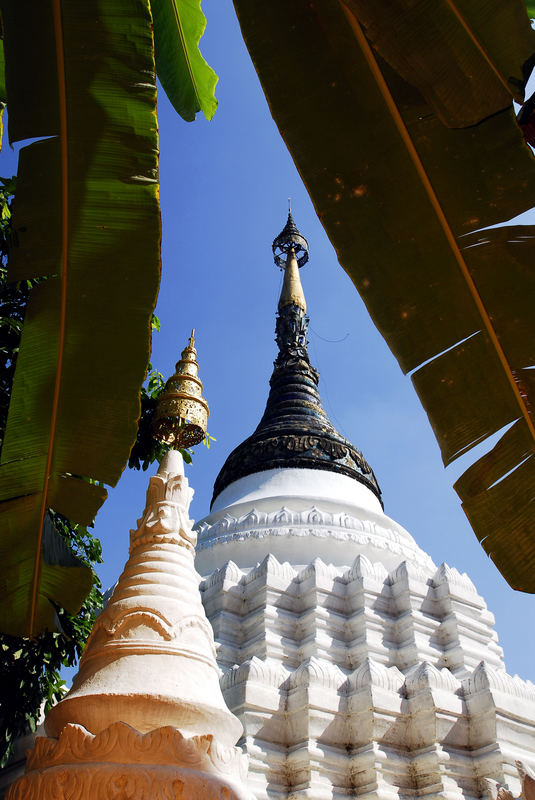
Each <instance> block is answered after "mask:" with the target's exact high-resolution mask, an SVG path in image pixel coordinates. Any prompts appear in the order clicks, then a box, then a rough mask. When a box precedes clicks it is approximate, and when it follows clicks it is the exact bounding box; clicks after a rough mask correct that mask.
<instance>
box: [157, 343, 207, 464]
mask: <svg viewBox="0 0 535 800" xmlns="http://www.w3.org/2000/svg"><path fill="white" fill-rule="evenodd" d="M198 373H199V365H198V363H197V350H196V349H195V328H193V330H192V331H191V336H190V337H189V342H188V344H187V345H186V347H185V348H184V350H182V354H181V356H180V361H178V362H177V364H176V367H175V373H174V375H172V376H171V377H170V378H169V380H168V381H167V383H166V384H165V389H164V390H163V392H162V394H161V395H160V399H159V400H158V406H157V408H156V415H155V418H154V423H153V428H154V435H155V436H156V438H157V439H159V440H160V441H161V442H165V444H170V445H172V446H173V447H174V448H175V449H178V448H179V447H193V446H194V445H196V444H199V442H202V440H203V439H204V437H205V434H206V426H207V423H208V416H209V414H210V411H209V409H208V403H207V402H206V400H205V399H204V397H203V396H202V381H201V379H200V378H199V377H198Z"/></svg>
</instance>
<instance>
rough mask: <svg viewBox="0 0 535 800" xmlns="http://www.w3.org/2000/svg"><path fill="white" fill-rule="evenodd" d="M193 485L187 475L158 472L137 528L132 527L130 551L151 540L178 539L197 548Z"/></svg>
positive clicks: (173, 540) (154, 477) (172, 540)
mask: <svg viewBox="0 0 535 800" xmlns="http://www.w3.org/2000/svg"><path fill="white" fill-rule="evenodd" d="M192 498H193V489H191V488H190V486H189V485H188V480H187V478H186V477H185V476H184V475H169V474H164V475H154V476H153V477H152V478H151V479H150V482H149V488H148V489H147V502H146V506H145V510H144V511H143V516H142V517H141V518H140V519H138V521H137V526H138V527H137V529H136V530H131V531H130V552H131V551H132V549H133V548H134V547H137V546H139V545H141V544H146V543H148V542H176V543H177V544H179V545H182V546H184V547H187V548H188V549H189V550H190V551H191V552H194V548H195V544H196V542H197V534H196V533H195V532H194V531H193V530H192V526H193V520H191V519H189V517H188V511H189V507H190V504H191V501H192Z"/></svg>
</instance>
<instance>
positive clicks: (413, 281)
mask: <svg viewBox="0 0 535 800" xmlns="http://www.w3.org/2000/svg"><path fill="white" fill-rule="evenodd" d="M234 3H235V7H236V10H237V13H238V17H239V20H240V24H241V27H242V32H243V35H244V38H245V41H246V44H247V47H248V48H249V52H250V54H251V57H252V59H253V62H254V64H255V67H256V70H257V72H258V75H259V77H260V80H261V83H262V86H263V89H264V91H265V93H266V96H267V99H268V102H269V105H270V108H271V112H272V114H273V117H274V119H275V122H276V123H277V125H278V127H279V130H280V132H281V134H282V136H283V138H284V140H285V142H286V144H287V146H288V148H289V150H290V152H291V154H292V156H293V158H294V160H295V163H296V165H297V167H298V169H299V172H300V174H301V176H302V177H303V180H304V182H305V184H306V186H307V189H308V191H309V194H310V196H311V198H312V201H313V203H314V205H315V208H316V211H317V213H318V216H319V218H320V220H321V222H322V224H323V225H324V227H325V230H326V232H327V234H328V236H329V238H330V240H331V242H332V243H333V245H334V247H335V248H336V250H337V254H338V258H339V261H340V264H341V265H342V266H343V268H344V269H345V270H346V271H347V272H348V274H349V275H350V276H351V278H352V280H353V282H354V284H355V286H356V288H357V289H358V291H359V292H360V294H361V295H362V297H363V299H364V301H365V303H366V305H367V307H368V310H369V312H370V314H371V316H372V318H373V320H374V322H375V324H376V325H377V327H378V328H379V330H380V331H381V333H382V334H383V336H384V337H385V339H386V341H387V343H388V344H389V346H390V348H391V349H392V351H393V353H394V355H395V356H396V358H397V359H398V361H399V363H400V365H401V367H402V369H403V370H404V371H405V372H412V373H413V374H412V380H413V382H414V385H415V388H416V390H417V392H418V394H419V396H420V399H421V402H422V404H423V406H424V407H425V409H426V411H427V413H428V416H429V420H430V422H431V425H432V427H433V429H434V431H435V434H436V437H437V440H438V443H439V445H440V448H441V452H442V457H443V460H444V463H445V464H448V463H450V462H451V461H452V460H453V459H455V458H457V457H458V456H459V455H460V454H462V453H465V452H467V451H468V450H470V449H471V448H472V447H474V445H476V444H477V443H479V442H481V441H483V440H484V439H486V438H487V437H488V436H489V435H490V434H492V433H494V432H496V431H499V430H500V429H501V428H502V427H503V426H505V425H508V424H510V423H515V425H514V426H513V428H512V429H511V430H514V431H515V433H514V434H510V435H509V432H508V434H507V435H506V436H505V437H503V438H502V440H500V442H499V443H498V445H497V446H496V448H494V450H493V451H491V453H489V454H488V455H487V456H485V457H484V458H483V459H480V460H479V461H478V462H477V463H476V464H474V465H473V466H472V467H471V468H470V470H469V471H468V472H467V473H465V475H464V476H463V477H462V478H461V479H460V480H459V481H458V482H457V484H456V487H455V488H456V489H457V491H458V493H459V494H460V496H461V499H462V501H463V507H464V509H465V511H466V513H467V515H468V518H469V520H470V522H471V524H472V526H473V528H474V531H475V532H476V535H477V536H478V538H479V539H480V541H481V543H482V545H483V547H484V548H485V550H486V551H487V553H488V554H489V555H490V556H491V558H493V560H494V561H495V563H496V565H497V566H498V568H499V569H500V571H501V572H502V573H503V574H504V576H505V577H506V579H507V580H508V581H509V583H510V584H511V585H512V586H513V587H515V588H519V589H522V590H524V591H530V592H533V591H535V535H534V534H533V531H535V502H533V500H534V498H535V489H534V488H533V487H534V485H535V484H534V481H533V477H534V475H533V469H534V466H533V465H534V463H535V462H534V460H533V456H534V454H535V426H534V420H533V415H532V410H531V409H532V407H533V405H534V404H535V385H534V383H535V382H534V380H533V378H532V375H533V373H532V371H531V369H530V368H531V367H532V366H533V365H535V321H534V316H533V312H532V307H531V306H532V298H533V297H534V296H535V280H534V278H533V269H532V266H531V268H530V264H531V265H532V264H533V253H532V251H533V241H534V237H535V228H534V227H533V226H527V227H526V228H523V229H522V230H519V229H518V228H516V227H514V228H511V227H506V228H500V229H494V230H490V231H488V230H484V231H483V230H482V229H483V228H486V227H488V226H491V225H496V224H498V223H503V222H505V221H507V220H510V219H511V218H513V217H515V216H516V215H518V214H520V213H521V212H523V211H525V210H527V209H530V208H532V207H533V206H535V164H534V161H533V156H532V154H531V152H530V150H529V149H528V148H527V146H526V145H525V143H524V141H523V138H522V135H521V132H520V130H519V128H518V125H517V123H516V119H515V116H514V112H513V110H512V99H513V98H515V99H517V100H519V101H522V97H523V89H524V85H525V82H526V80H527V78H528V77H529V74H530V71H531V67H532V66H533V64H534V62H535V33H534V32H533V31H532V29H531V27H530V23H529V20H528V18H527V15H526V12H525V7H524V5H523V3H522V2H521V0H509V2H507V3H502V2H500V0H492V2H487V0H436V2H433V3H413V2H411V0H393V1H392V2H391V3H388V7H387V8H385V6H384V4H381V3H377V2H375V0H347V2H345V3H344V2H342V0H339V2H333V1H332V0H295V2H292V3H291V4H288V3H286V2H285V0H272V2H270V3H256V2H253V0H234ZM357 357H358V354H357ZM511 470H513V472H511Z"/></svg>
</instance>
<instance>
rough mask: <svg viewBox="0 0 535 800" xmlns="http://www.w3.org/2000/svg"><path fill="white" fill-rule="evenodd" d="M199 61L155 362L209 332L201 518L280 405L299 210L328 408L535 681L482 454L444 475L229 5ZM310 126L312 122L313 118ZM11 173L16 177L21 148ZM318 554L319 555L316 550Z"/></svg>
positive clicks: (524, 613) (198, 462) (99, 531)
mask: <svg viewBox="0 0 535 800" xmlns="http://www.w3.org/2000/svg"><path fill="white" fill-rule="evenodd" d="M203 9H204V11H205V14H206V16H207V18H208V26H207V30H206V34H205V36H204V38H203V40H202V42H201V44H202V51H203V53H204V55H205V57H206V58H207V60H208V61H209V63H210V64H211V65H212V66H213V68H214V69H215V70H216V72H217V73H218V74H219V76H220V81H219V84H218V87H217V90H216V94H217V96H218V99H219V109H218V111H217V113H216V115H215V117H214V119H213V121H212V122H210V123H207V122H206V121H205V120H204V118H202V117H200V116H199V118H198V119H197V121H196V122H195V123H190V124H188V123H185V122H183V121H182V120H181V119H180V118H179V117H178V116H177V115H176V114H175V112H174V111H173V109H172V108H171V107H170V105H169V103H168V102H167V99H166V98H165V96H164V95H163V92H160V96H159V101H158V107H159V121H160V136H161V139H160V146H161V165H160V173H161V204H162V215H163V274H162V284H161V290H160V299H159V302H158V307H157V314H158V316H159V317H160V320H161V332H160V333H157V334H155V336H154V341H153V356H152V361H153V364H154V366H155V367H157V368H158V369H160V370H161V371H162V372H163V373H164V375H165V376H166V377H167V376H169V375H170V374H171V373H172V372H173V370H174V364H175V362H176V361H177V359H178V358H179V355H180V351H181V349H182V348H183V347H184V346H185V344H186V341H187V338H188V335H189V332H190V330H191V328H192V327H195V328H196V332H197V335H196V340H197V348H198V358H199V363H200V377H201V379H202V380H203V382H204V388H205V397H206V398H207V400H208V402H209V404H210V410H211V415H210V419H209V431H210V433H211V434H212V435H213V436H215V437H216V439H217V442H216V443H215V444H214V445H213V446H212V448H211V449H210V451H207V450H206V449H205V448H204V447H201V446H199V447H197V448H196V455H195V459H194V466H193V467H192V468H188V477H189V480H190V483H191V485H192V486H193V488H194V489H195V497H194V500H193V504H192V510H191V511H192V514H191V515H192V516H193V517H194V518H195V519H200V518H201V517H203V516H205V515H206V514H207V513H208V511H209V503H210V498H211V493H212V486H213V482H214V480H215V478H216V476H217V473H218V471H219V469H220V467H221V466H222V464H223V462H224V460H225V459H226V457H227V455H228V454H229V452H230V451H231V450H232V449H233V448H234V447H235V446H236V445H237V444H238V443H239V442H240V441H242V440H243V439H244V438H245V437H246V436H248V435H249V434H250V433H251V432H252V431H253V429H254V428H255V427H256V424H257V423H258V421H259V419H260V416H261V414H262V412H263V409H264V405H265V401H266V398H267V391H268V381H269V376H270V374H271V369H272V363H273V359H274V358H275V355H276V346H275V343H274V325H275V309H276V304H277V299H278V294H279V291H280V286H281V273H280V272H279V270H278V269H277V268H276V267H275V265H274V263H273V260H272V256H271V242H272V240H273V239H274V237H275V236H276V235H277V234H278V233H279V231H280V230H281V228H282V227H283V226H284V224H285V221H286V214H287V198H288V197H291V198H292V211H293V215H294V219H295V221H296V224H297V225H298V227H299V228H300V230H301V232H302V233H303V234H304V235H305V236H306V237H307V239H308V241H309V245H310V261H309V264H307V265H306V266H305V267H304V268H303V270H302V271H301V278H302V282H303V286H304V290H305V294H306V297H307V303H308V313H309V316H310V335H309V339H310V345H309V351H310V355H311V360H312V362H313V364H314V365H315V366H316V367H317V368H318V369H319V371H320V375H321V378H320V391H321V395H322V399H323V402H324V406H325V408H326V411H327V413H328V414H329V416H330V418H331V420H332V422H333V423H334V424H335V425H336V427H337V428H338V430H339V431H340V433H342V434H343V435H344V436H346V437H347V438H349V439H350V440H351V441H352V442H353V443H354V444H355V445H356V446H357V447H358V448H360V449H361V450H362V451H363V453H364V456H365V457H366V459H367V460H368V461H369V463H370V464H371V465H372V467H373V468H374V470H375V473H376V475H377V478H378V481H379V483H380V485H381V488H382V491H383V499H384V504H385V512H386V513H387V514H388V515H389V516H391V517H393V518H395V519H396V520H397V521H398V522H400V523H401V524H402V525H403V526H404V527H406V528H407V529H408V530H409V531H410V532H411V533H412V535H413V536H414V537H415V539H416V540H417V541H418V543H419V544H420V546H421V547H423V548H424V549H425V550H427V552H429V553H430V555H431V556H432V558H433V559H434V561H435V562H436V563H437V564H440V563H441V562H442V561H446V562H447V563H449V564H450V565H452V566H456V567H457V568H458V569H459V570H461V571H466V572H468V574H469V575H470V577H471V578H472V580H473V581H474V583H475V584H476V587H477V589H478V591H479V593H480V594H482V595H483V596H484V597H485V599H486V601H487V604H488V606H489V608H490V610H491V611H492V612H493V613H494V614H495V616H496V627H497V631H498V635H499V639H500V643H501V645H502V646H503V647H504V650H505V658H506V665H507V667H508V671H509V672H511V673H515V672H518V673H519V674H520V675H521V676H522V677H524V678H531V679H535V671H534V670H533V666H532V664H533V661H534V656H535V644H533V637H530V636H529V635H528V636H526V632H525V625H524V623H525V621H526V620H527V619H528V618H529V617H530V615H532V614H533V611H534V608H535V598H534V597H533V596H531V595H525V594H521V593H518V592H514V591H513V590H512V589H510V588H509V586H508V585H507V583H506V582H505V580H504V579H503V578H502V577H501V575H500V574H499V572H498V571H497V569H496V568H495V567H494V565H493V564H492V562H491V561H490V560H489V559H488V558H487V556H486V555H485V553H484V551H483V549H482V548H481V546H480V545H479V544H478V542H477V540H476V538H475V536H474V534H473V532H472V530H471V528H470V526H469V525H468V522H467V521H466V518H465V516H464V514H463V512H462V510H461V508H460V502H459V500H458V498H457V495H456V494H455V493H454V492H453V490H452V488H451V485H452V483H453V481H454V480H455V477H456V476H457V475H459V474H460V473H461V472H462V469H463V467H466V466H468V464H469V463H471V460H472V458H473V457H472V456H470V457H468V458H467V457H466V456H465V457H464V458H463V459H459V460H458V462H456V463H455V464H453V465H452V466H451V467H450V468H448V469H447V470H444V468H443V466H442V462H441V459H440V454H439V450H438V446H437V445H436V443H435V440H434V437H433V435H432V433H431V429H430V426H429V424H428V422H427V417H426V415H425V413H424V412H423V410H422V408H421V406H420V405H419V402H418V400H417V398H416V394H415V392H414V390H413V389H412V385H411V382H410V379H409V378H407V377H404V376H403V375H402V373H401V370H400V369H399V367H398V365H397V362H396V361H395V359H394V357H393V356H392V355H391V353H390V351H389V350H388V348H387V346H386V344H385V343H384V341H383V340H382V338H381V337H380V335H379V334H378V332H377V331H376V329H375V327H374V326H373V324H372V323H371V321H370V319H369V317H368V314H367V312H366V309H365V307H364V305H363V303H362V301H361V300H360V298H359V296H358V294H357V292H356V290H355V289H354V288H353V285H352V283H351V281H350V280H349V279H348V277H347V276H346V275H345V273H344V272H343V270H342V269H341V268H340V266H339V265H338V263H337V260H336V255H335V253H334V250H333V248H332V247H331V245H330V243H329V241H328V239H327V237H326V235H325V233H324V231H323V229H322V227H321V225H320V223H319V221H318V219H317V217H316V216H315V214H314V210H313V208H312V204H311V202H310V200H309V198H308V196H307V194H306V191H305V189H304V187H303V184H302V182H301V180H300V177H299V175H298V173H297V171H296V169H295V167H294V166H293V162H292V160H291V158H290V156H289V154H288V152H287V150H286V147H285V145H284V143H283V142H282V139H281V138H280V136H279V135H278V132H277V129H276V126H275V124H274V122H273V120H272V119H271V116H270V114H269V109H268V107H267V103H266V101H265V98H264V96H263V94H262V91H261V89H260V85H259V82H258V80H257V78H256V75H255V72H254V69H253V67H252V64H251V62H250V60H249V57H248V55H247V52H246V49H245V46H244V44H243V41H242V39H241V36H240V33H239V27H238V24H237V21H236V19H235V16H234V12H233V8H232V3H231V2H230V0H204V2H203ZM303 113H306V109H303ZM1 159H2V163H3V166H2V170H0V174H2V175H7V174H10V173H11V171H12V170H13V162H14V159H13V154H12V153H10V151H9V148H7V147H6V148H5V149H4V153H3V154H2V156H1ZM149 474H150V473H143V472H141V473H136V472H132V471H128V470H127V471H125V473H124V475H123V477H122V478H121V481H120V482H119V485H118V487H117V488H116V489H112V490H110V497H109V499H108V501H107V502H106V503H105V505H104V506H103V507H102V509H101V511H100V512H99V514H98V517H97V520H96V525H95V533H96V535H98V536H99V537H100V538H101V540H102V543H103V547H104V557H105V563H104V565H103V566H102V569H101V570H100V572H101V575H102V579H103V582H104V584H105V585H110V584H111V583H113V582H114V581H115V580H116V579H117V577H118V575H119V573H120V571H121V569H122V565H123V563H124V560H125V559H126V557H127V552H128V532H129V529H130V528H131V527H134V526H135V523H136V519H137V518H138V517H139V516H140V514H141V511H142V509H143V506H144V494H145V489H146V484H147V481H148V475H149ZM311 557H313V554H312V553H311Z"/></svg>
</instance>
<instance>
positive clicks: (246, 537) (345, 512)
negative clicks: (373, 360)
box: [196, 467, 436, 575]
mask: <svg viewBox="0 0 535 800" xmlns="http://www.w3.org/2000/svg"><path fill="white" fill-rule="evenodd" d="M196 529H197V533H198V543H197V557H196V568H197V570H198V571H199V572H200V573H201V575H207V574H209V573H210V572H212V571H213V570H214V569H216V568H217V567H220V566H221V565H222V564H224V563H225V562H226V561H229V560H230V561H233V562H234V563H235V564H237V565H238V566H239V567H240V568H247V567H253V566H254V565H255V564H256V563H258V562H259V561H262V559H263V558H264V557H265V556H266V554H267V553H271V554H273V555H274V556H275V557H276V558H277V559H278V560H279V561H289V562H290V563H291V564H294V565H305V564H308V563H309V561H310V560H311V558H314V557H318V558H321V559H322V560H323V561H324V562H326V563H331V564H334V565H343V564H346V565H347V564H351V563H352V562H353V560H354V559H355V557H356V556H357V555H359V554H361V555H364V556H366V557H367V558H369V559H370V561H372V562H374V561H381V562H382V563H383V564H384V565H385V567H386V568H387V569H388V570H390V569H393V568H394V567H396V566H397V565H398V564H400V563H401V562H402V561H406V560H408V561H411V562H414V563H416V564H418V565H419V566H421V567H423V568H426V569H428V570H434V569H436V568H435V567H434V564H433V561H432V560H431V558H430V557H429V556H428V555H427V554H426V553H425V552H424V551H423V550H422V549H421V548H419V547H418V545H417V544H416V542H415V541H414V539H413V538H412V536H411V535H410V533H408V531H406V530H405V529H404V528H403V527H402V526H401V525H398V523H397V522H395V521H394V520H393V519H391V518H390V517H388V516H387V515H386V514H385V513H384V512H383V510H382V507H381V503H380V502H379V500H378V498H377V496H376V495H375V494H374V493H373V492H372V491H371V490H370V489H368V488H367V487H366V486H365V485H363V484H362V483H359V482H358V481H356V480H354V479H353V478H349V477H348V476H346V475H340V474H338V473H336V472H330V471H326V470H319V469H303V468H291V467H286V468H284V469H270V470H264V471H262V472H255V473H253V474H252V475H247V476H246V477H244V478H239V479H238V480H237V481H234V482H233V483H231V484H230V485H229V486H227V487H226V488H225V489H224V490H223V491H222V492H221V494H220V495H219V496H218V497H217V498H216V500H215V501H214V504H213V506H212V513H211V514H210V515H209V516H207V517H205V518H204V519H202V520H200V521H199V522H198V523H197V525H196Z"/></svg>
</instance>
